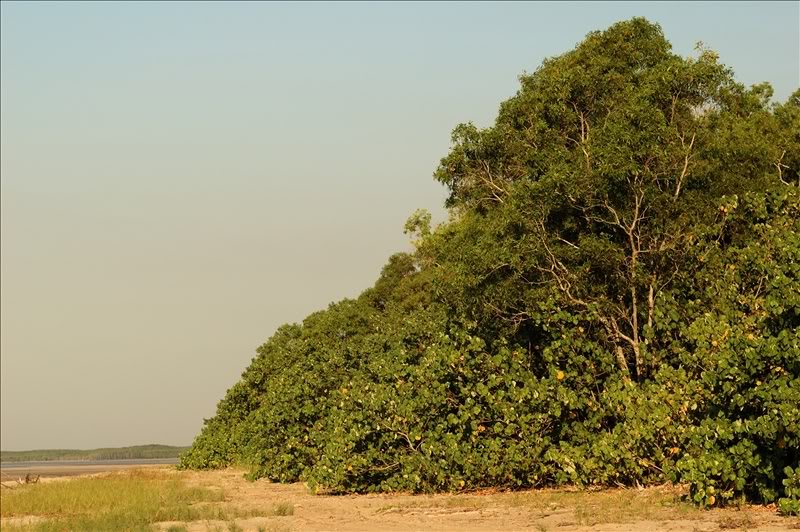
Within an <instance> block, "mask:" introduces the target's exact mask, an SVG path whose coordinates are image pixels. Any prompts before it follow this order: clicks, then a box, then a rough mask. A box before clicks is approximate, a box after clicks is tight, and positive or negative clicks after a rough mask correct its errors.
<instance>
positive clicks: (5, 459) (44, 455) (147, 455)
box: [0, 444, 189, 464]
mask: <svg viewBox="0 0 800 532" xmlns="http://www.w3.org/2000/svg"><path fill="white" fill-rule="evenodd" d="M188 448H189V447H175V446H171V445H157V444H153V445H133V446H130V447H106V448H100V449H87V450H82V449H40V450H33V451H0V464H13V463H16V462H90V461H109V460H110V461H123V460H158V459H177V458H178V457H179V456H180V454H181V453H183V452H184V451H186V450H187V449H188Z"/></svg>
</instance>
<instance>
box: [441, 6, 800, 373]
mask: <svg viewBox="0 0 800 532" xmlns="http://www.w3.org/2000/svg"><path fill="white" fill-rule="evenodd" d="M520 81H521V88H520V90H519V92H518V93H517V94H516V96H514V97H513V98H511V99H509V100H508V101H506V102H504V103H503V104H502V105H501V107H500V113H499V116H498V117H497V120H496V123H495V124H494V126H492V127H489V128H486V129H478V128H476V127H475V126H473V125H471V124H464V125H461V126H459V127H457V128H456V129H455V131H454V133H453V142H454V146H453V148H452V151H451V152H450V154H449V155H448V156H447V157H445V158H444V159H443V160H442V163H441V166H440V167H439V169H438V171H437V172H436V178H437V179H438V180H439V181H441V182H443V183H445V184H446V185H447V186H448V187H449V189H450V198H449V204H450V206H451V207H453V208H454V209H455V210H456V211H457V212H458V213H461V214H462V218H472V220H471V222H472V223H475V224H478V225H481V226H483V227H485V228H486V230H487V231H491V232H492V234H491V239H490V240H491V241H493V242H494V245H493V248H494V249H485V250H483V251H482V252H481V253H480V254H479V255H480V259H479V260H478V261H477V263H474V264H471V265H469V269H471V270H473V275H478V276H479V277H480V274H481V273H483V274H484V275H486V276H487V277H488V278H490V279H491V282H492V283H494V284H495V285H496V284H497V283H498V281H500V280H508V279H514V283H513V284H514V285H515V287H514V288H513V290H511V291H510V292H511V293H512V294H517V297H513V298H511V299H509V297H508V296H509V291H502V292H499V293H498V296H499V299H497V300H493V299H492V298H491V297H488V298H486V296H487V294H486V293H485V292H481V295H482V296H483V297H484V298H486V299H485V301H483V302H482V304H483V305H484V306H485V307H486V308H488V309H493V310H494V311H495V312H496V314H497V315H499V316H500V317H502V318H505V319H507V320H511V321H513V322H514V323H515V324H517V325H523V324H524V323H525V322H526V321H529V320H530V317H531V315H532V314H533V313H534V312H535V309H536V308H537V305H538V303H539V302H540V301H541V300H542V298H544V297H547V296H546V295H545V292H546V291H543V290H542V289H541V287H542V286H543V285H545V284H551V285H552V286H554V287H556V288H557V290H558V292H559V304H560V305H561V306H562V307H567V308H573V309H581V310H583V311H586V312H587V313H588V314H589V315H591V316H592V320H591V321H592V322H593V323H595V324H597V326H599V327H600V328H601V329H602V332H603V338H604V342H605V343H606V345H607V346H608V347H609V348H610V349H612V350H613V352H614V353H615V356H616V360H617V364H618V368H619V370H620V371H622V372H623V373H625V374H628V373H631V372H632V373H633V375H634V377H635V378H636V379H639V380H641V379H644V378H646V377H647V376H648V375H649V374H650V372H651V370H652V369H653V368H654V367H656V366H657V365H658V363H659V350H660V348H661V347H663V342H660V339H659V337H658V335H655V334H654V333H653V331H654V328H655V327H656V325H657V324H656V323H655V322H656V321H657V320H658V314H659V313H658V305H659V299H660V297H661V295H662V293H663V291H664V290H665V289H666V288H668V287H669V286H670V284H671V283H672V282H673V280H674V279H675V276H676V275H677V273H678V272H679V271H680V268H681V265H682V263H683V261H684V260H685V255H686V252H687V250H688V249H690V248H691V246H692V245H693V243H694V242H695V240H696V238H697V234H696V233H697V228H698V226H700V225H702V224H707V223H710V222H711V221H713V220H714V219H715V218H717V217H719V216H725V214H726V213H727V211H726V208H725V207H721V208H720V207H719V201H720V198H721V197H722V196H723V195H728V196H735V195H740V194H744V193H746V192H748V191H754V190H764V189H765V188H766V187H768V186H769V185H770V183H772V182H781V181H782V182H783V183H785V184H788V183H790V182H795V181H796V180H797V157H798V143H797V131H798V122H797V120H798V118H797V102H796V100H797V95H795V96H794V98H793V100H792V101H791V102H790V103H788V104H787V105H786V106H783V107H779V108H778V111H776V110H775V108H774V107H773V106H772V105H771V104H770V97H771V96H772V90H771V88H770V87H769V86H768V85H767V84H762V85H757V86H754V87H751V88H750V89H747V88H745V87H743V86H742V85H741V84H739V83H737V82H736V81H735V80H734V79H733V76H732V73H731V71H730V70H729V69H727V68H725V67H724V66H723V65H722V64H720V63H719V61H718V57H717V55H716V54H715V53H713V52H711V51H709V50H706V49H704V48H703V47H702V46H698V54H697V57H695V58H684V57H681V56H678V55H676V54H674V53H673V52H672V51H671V50H670V44H669V43H668V42H667V40H666V39H665V38H664V35H663V34H662V31H661V28H660V27H659V26H657V25H654V24H651V23H649V22H647V21H646V20H644V19H633V20H630V21H627V22H622V23H618V24H616V25H614V26H612V27H611V28H610V29H608V30H607V31H604V32H595V33H592V34H590V35H589V36H588V37H587V38H586V40H585V41H584V42H583V43H581V44H580V46H578V47H577V48H576V49H575V50H573V51H571V52H569V53H566V54H564V55H562V56H559V57H557V58H554V59H550V60H547V61H545V62H544V64H543V65H542V67H541V68H540V69H538V70H537V71H536V72H535V73H533V74H530V75H524V76H522V77H521V78H520ZM464 223H465V224H467V225H468V224H469V223H470V221H465V222H464ZM477 230H478V231H481V230H480V229H477ZM461 256H462V257H464V256H469V254H462V255H461ZM481 269H483V270H484V271H483V272H481V271H480V270H481ZM476 270H477V271H476Z"/></svg>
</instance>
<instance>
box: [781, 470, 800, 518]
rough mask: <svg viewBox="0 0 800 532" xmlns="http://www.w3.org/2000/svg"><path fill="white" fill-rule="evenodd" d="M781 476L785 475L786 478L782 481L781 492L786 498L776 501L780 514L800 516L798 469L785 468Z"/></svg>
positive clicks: (799, 474) (799, 473) (799, 476)
mask: <svg viewBox="0 0 800 532" xmlns="http://www.w3.org/2000/svg"><path fill="white" fill-rule="evenodd" d="M783 474H784V475H786V478H785V479H783V486H784V487H783V491H784V493H785V494H786V497H783V498H782V499H780V500H779V501H778V504H779V506H780V509H781V513H782V514H785V515H800V467H795V468H794V469H792V468H791V467H789V466H786V468H785V469H784V470H783Z"/></svg>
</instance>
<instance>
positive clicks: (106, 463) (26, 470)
mask: <svg viewBox="0 0 800 532" xmlns="http://www.w3.org/2000/svg"><path fill="white" fill-rule="evenodd" d="M177 463H178V459H177V458H152V459H149V460H135V459H133V460H63V461H59V460H50V461H37V462H7V463H6V462H4V463H0V481H2V482H8V481H15V480H16V479H19V478H22V477H24V476H25V475H31V476H33V477H35V476H40V477H43V478H44V477H72V476H76V475H92V474H95V473H105V472H107V471H119V470H122V469H135V468H140V467H159V466H165V465H174V464H177Z"/></svg>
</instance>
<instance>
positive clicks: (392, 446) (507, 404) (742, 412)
mask: <svg viewBox="0 0 800 532" xmlns="http://www.w3.org/2000/svg"><path fill="white" fill-rule="evenodd" d="M770 97H771V89H770V88H769V86H768V85H766V84H762V85H757V86H754V87H751V88H749V89H748V88H745V87H743V86H741V85H740V84H738V83H736V82H735V80H734V79H733V77H732V74H731V72H730V71H729V70H728V69H726V68H725V67H724V66H723V65H721V64H720V63H719V62H718V59H717V57H716V55H715V54H714V53H713V52H710V51H708V50H700V53H699V55H698V57H697V58H694V59H686V58H681V57H679V56H676V55H674V54H672V53H671V52H670V46H669V43H668V42H667V41H666V40H665V39H664V37H663V35H662V34H661V30H660V28H659V27H658V26H655V25H652V24H649V23H648V22H646V21H644V20H642V19H634V20H631V21H628V22H623V23H620V24H617V25H615V26H613V27H612V28H610V29H609V30H607V31H605V32H598V33H593V34H590V35H589V36H588V37H587V39H586V40H585V41H584V42H583V43H582V44H581V45H579V46H578V47H577V48H576V49H575V50H573V51H571V52H568V53H567V54H564V55H563V56H560V57H557V58H553V59H550V60H548V61H546V62H545V63H544V64H543V65H542V67H541V68H540V69H539V70H538V71H537V72H535V73H534V74H531V75H526V76H523V77H522V78H521V89H520V91H519V92H518V93H517V95H515V96H514V97H513V98H511V99H510V100H508V101H507V102H505V103H503V105H502V106H501V109H500V113H499V115H498V118H497V121H496V123H495V125H494V126H492V127H490V128H487V129H478V128H476V127H474V126H472V125H469V124H467V125H461V126H459V127H458V128H456V130H455V132H454V136H453V141H454V145H453V148H452V150H451V152H450V154H449V155H448V156H447V157H445V158H444V159H443V160H442V163H441V165H440V167H439V169H438V170H437V172H436V178H437V179H438V180H439V181H441V182H442V183H444V184H445V185H447V186H448V188H449V190H450V193H451V194H450V198H449V200H448V205H449V206H450V207H451V214H452V216H451V220H450V221H449V222H448V223H446V224H442V225H440V226H439V227H435V228H431V227H430V217H429V216H428V215H426V214H425V213H424V212H418V213H416V214H415V215H414V216H412V218H411V219H409V222H408V224H407V226H406V229H407V231H409V232H411V233H413V234H414V235H415V251H414V253H411V254H397V255H395V256H393V257H392V258H391V259H390V260H389V263H388V264H387V265H386V267H385V268H384V270H383V272H382V273H381V276H380V278H379V279H378V281H377V282H376V284H375V285H374V287H372V288H370V289H368V290H366V291H365V292H364V293H363V294H361V296H359V297H358V298H356V299H354V300H346V301H342V302H340V303H336V304H334V305H331V306H330V307H329V308H328V309H327V310H324V311H321V312H318V313H316V314H313V315H311V316H309V317H308V318H307V319H306V320H305V321H304V322H303V323H302V324H299V325H287V326H284V327H283V328H281V329H279V330H278V331H277V332H276V334H275V335H274V336H273V337H272V338H270V340H269V341H267V342H266V343H265V344H264V345H263V346H262V347H261V348H259V350H258V355H257V356H256V358H254V359H253V361H252V363H251V365H250V367H249V368H248V369H247V370H246V371H245V373H244V374H243V375H242V379H241V380H240V382H239V383H237V384H235V385H234V386H233V387H232V388H231V389H230V390H229V391H228V393H227V395H226V397H225V398H224V399H223V400H222V401H221V402H220V403H219V406H218V409H217V414H216V416H214V417H213V418H211V419H210V420H207V422H206V425H205V427H204V428H203V430H202V432H201V434H200V435H199V436H198V438H197V440H196V441H195V443H194V445H193V447H192V448H191V449H190V450H189V451H188V452H187V453H186V454H185V455H184V456H183V458H182V462H181V463H182V466H183V467H191V468H216V467H224V466H227V465H230V464H238V465H244V466H247V467H248V468H249V469H250V471H251V473H250V475H251V476H252V477H253V478H259V477H266V478H269V479H272V480H276V481H297V480H302V481H305V482H307V483H308V484H309V485H310V486H312V487H314V488H315V489H323V490H331V491H336V492H367V491H398V490H404V491H405V490H407V491H453V490H461V489H475V488H484V487H505V488H520V487H532V486H543V485H559V484H571V485H578V486H588V485H601V486H603V485H635V484H647V483H659V482H663V481H665V480H672V481H675V482H688V483H689V484H690V486H691V497H692V499H693V500H694V501H695V502H696V503H697V504H700V505H705V506H713V505H721V504H725V503H727V502H730V501H733V500H740V499H742V498H744V499H747V500H752V501H764V502H771V501H776V500H779V501H780V502H779V504H780V506H781V508H782V510H783V511H784V512H786V513H796V512H797V505H798V502H797V500H798V493H799V492H798V490H800V488H798V475H797V471H798V467H800V328H799V326H800V195H799V194H798V185H800V182H798V172H797V171H798V168H797V165H796V162H797V161H798V160H800V142H799V141H798V139H800V133H799V132H800V92H798V93H795V95H793V96H792V98H791V99H790V100H789V102H787V103H786V104H783V105H775V104H771V103H770Z"/></svg>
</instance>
